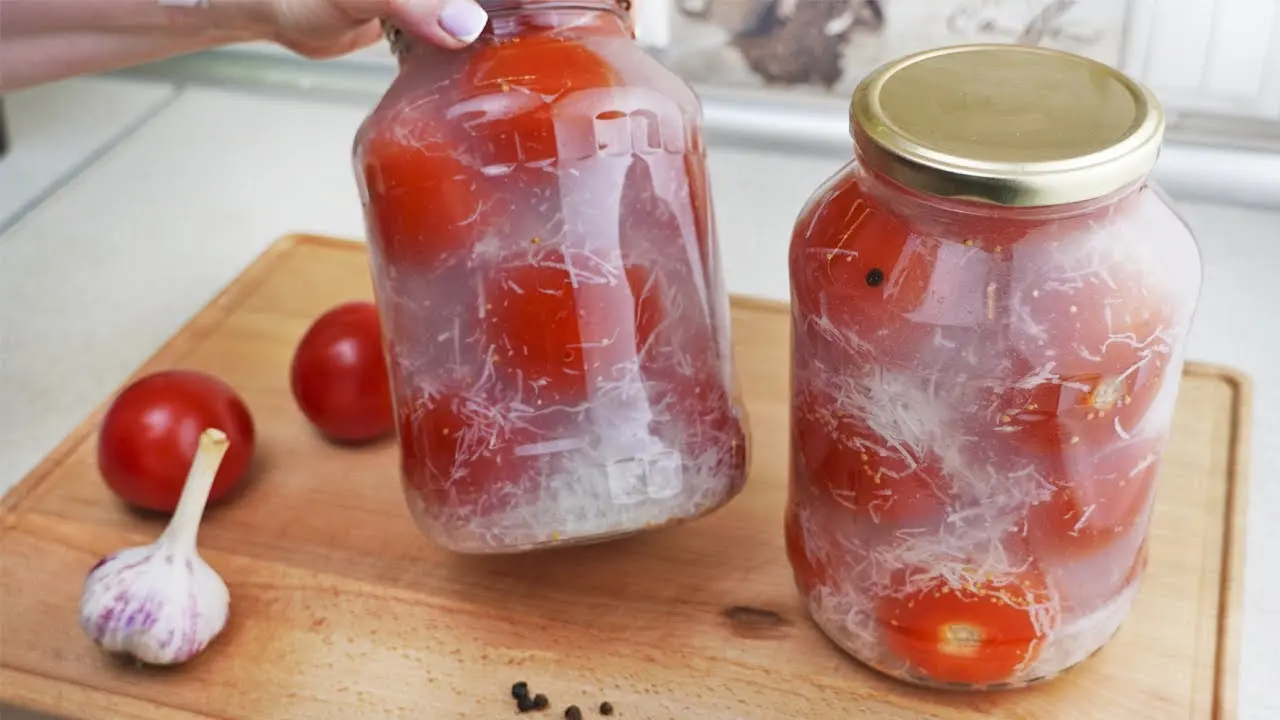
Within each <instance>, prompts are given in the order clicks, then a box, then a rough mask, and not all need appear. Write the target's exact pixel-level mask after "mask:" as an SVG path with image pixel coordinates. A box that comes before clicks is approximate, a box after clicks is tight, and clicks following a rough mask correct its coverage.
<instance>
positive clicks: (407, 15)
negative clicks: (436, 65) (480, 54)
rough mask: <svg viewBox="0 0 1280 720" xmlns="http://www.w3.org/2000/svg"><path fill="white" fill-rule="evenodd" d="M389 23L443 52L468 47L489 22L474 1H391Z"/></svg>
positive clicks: (487, 17)
mask: <svg viewBox="0 0 1280 720" xmlns="http://www.w3.org/2000/svg"><path fill="white" fill-rule="evenodd" d="M390 14H391V20H392V21H393V22H394V23H395V24H396V25H398V26H399V27H400V29H401V30H404V31H405V32H407V33H410V34H412V35H416V36H418V37H422V38H425V39H427V40H430V41H431V42H433V43H435V44H436V45H439V46H441V47H445V48H460V47H463V46H465V45H470V44H471V42H472V41H474V40H475V39H476V38H477V37H478V36H479V35H480V32H481V31H482V30H484V26H485V24H486V23H488V22H489V14H488V13H486V12H485V11H484V8H482V7H480V5H479V4H478V3H477V2H476V0H391V8H390Z"/></svg>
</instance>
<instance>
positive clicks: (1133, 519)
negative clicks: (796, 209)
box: [786, 45, 1201, 688]
mask: <svg viewBox="0 0 1280 720" xmlns="http://www.w3.org/2000/svg"><path fill="white" fill-rule="evenodd" d="M850 115H851V134H852V136H853V139H854V147H855V157H854V159H853V160H852V161H851V162H850V163H849V164H848V165H846V166H845V167H844V168H843V169H841V170H840V171H839V172H838V173H836V174H835V175H834V176H833V177H832V178H830V179H829V180H828V181H827V182H826V183H825V184H824V185H823V186H822V187H821V188H819V189H818V191H817V192H816V193H815V194H814V195H813V197H812V198H811V199H810V200H809V202H808V203H807V204H806V206H805V207H804V209H803V211H802V212H801V213H800V216H799V218H798V220H797V222H796V226H795V232H794V234H793V236H792V240H791V251H790V273H791V291H792V319H793V324H792V333H793V343H794V345H793V347H794V355H793V385H792V393H793V396H792V400H793V401H792V407H791V413H792V415H791V422H792V445H791V479H790V493H789V500H788V510H787V513H786V539H787V548H788V555H789V558H790V561H791V564H792V567H793V569H794V574H795V578H796V582H797V584H798V585H799V587H800V589H801V591H802V592H803V593H804V595H805V596H806V597H807V599H808V603H809V610H810V613H811V614H812V616H813V618H814V620H815V621H816V623H817V624H818V625H819V626H820V627H821V628H822V629H823V630H824V631H825V632H826V633H827V634H828V635H829V636H831V638H832V639H834V640H835V641H836V642H837V643H838V644H839V645H841V646H842V647H843V648H844V649H845V650H847V651H848V652H849V653H850V654H852V655H853V656H855V657H856V658H858V659H859V660H861V661H863V662H864V663H866V664H868V665H870V666H872V667H874V668H876V669H878V670H880V671H882V672H884V673H886V674H888V675H891V676H895V677H897V678H900V679H903V680H907V681H909V682H913V683H917V684H921V685H928V686H938V687H958V688H992V687H1012V686H1018V685H1023V684H1027V683H1030V682H1033V681H1036V680H1041V679H1044V678H1048V677H1051V676H1054V675H1056V674H1058V673H1060V672H1062V671H1063V670H1064V669H1066V668H1068V667H1071V666H1072V665H1074V664H1076V663H1079V662H1081V661H1082V660H1084V659H1085V658H1086V657H1088V656H1089V655H1090V654H1091V653H1093V652H1094V651H1096V650H1098V649H1099V648H1100V647H1102V646H1103V645H1104V644H1105V643H1107V642H1108V640H1109V639H1110V638H1111V636H1112V635H1113V634H1114V633H1115V632H1116V631H1117V629H1118V628H1119V626H1120V624H1121V622H1122V621H1123V619H1124V618H1125V616H1126V615H1127V613H1128V612H1129V609H1130V607H1131V604H1132V602H1133V599H1134V596H1135V594H1136V590H1137V586H1138V579H1139V576H1140V575H1141V573H1142V571H1143V569H1144V563H1145V558H1146V554H1145V542H1146V534H1147V528H1148V521H1149V519H1150V516H1151V512H1152V507H1153V499H1154V491H1155V482H1156V478H1157V475H1158V472H1159V468H1160V464H1161V456H1162V452H1163V449H1164V446H1165V442H1166V440H1167V438H1168V434H1169V428H1170V423H1171V420H1172V415H1173V410H1174V403H1175V400H1176V398H1177V394H1178V388H1179V382H1180V378H1181V368H1182V362H1183V353H1184V346H1185V342H1184V341H1185V339H1186V334H1187V330H1188V326H1189V324H1190V322H1191V319H1192V314H1193V311H1194V308H1195V305H1196V302H1197V300H1198V295H1199V291H1200V283H1201V266H1200V255H1199V251H1198V249H1197V246H1196V242H1195V240H1194V239H1193V237H1192V235H1191V232H1190V231H1189V229H1188V228H1187V226H1186V225H1185V224H1184V223H1183V222H1182V220H1181V219H1179V217H1178V215H1177V214H1176V213H1175V212H1174V210H1173V209H1172V207H1171V205H1170V202H1169V200H1168V199H1167V198H1166V197H1165V196H1164V195H1162V194H1161V192H1160V191H1159V190H1157V189H1156V187H1154V186H1153V185H1152V184H1151V183H1150V182H1149V181H1148V180H1147V174H1148V172H1149V171H1150V169H1151V167H1152V166H1153V165H1154V164H1155V161H1156V157H1157V154H1158V152H1159V146H1160V143H1161V140H1162V135H1163V130H1164V121H1163V116H1162V111H1161V109H1160V106H1159V103H1158V102H1157V100H1156V98H1155V97H1153V96H1152V95H1151V94H1150V93H1149V92H1148V91H1147V90H1146V89H1144V88H1143V87H1141V86H1140V85H1139V84H1138V83H1136V82H1134V81H1132V80H1130V79H1129V78H1127V77H1125V76H1124V75H1123V74H1121V73H1119V72H1117V71H1116V70H1113V69H1111V68H1109V67H1107V66H1105V65H1103V64H1100V63H1097V62H1094V61H1092V60H1088V59H1085V58H1082V57H1078V56H1075V55H1072V54H1068V53H1063V52H1057V51H1051V50H1046V49H1041V48H1034V47H1020V46H1014V45H981V46H960V47H952V48H943V49H938V50H933V51H929V52H925V53H920V54H916V55H912V56H910V57H907V58H905V59H902V60H899V61H896V62H892V63H889V64H886V65H884V66H883V67H881V68H879V69H877V70H876V71H875V72H873V73H872V74H870V75H869V76H868V77H866V78H865V79H864V80H863V81H862V83H861V84H860V85H859V87H858V89H857V90H856V92H855V94H854V96H853V101H852V103H851V109H850Z"/></svg>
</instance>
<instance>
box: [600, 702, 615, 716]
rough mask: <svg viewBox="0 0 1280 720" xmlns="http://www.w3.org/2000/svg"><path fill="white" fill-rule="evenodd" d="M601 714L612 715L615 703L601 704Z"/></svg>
mask: <svg viewBox="0 0 1280 720" xmlns="http://www.w3.org/2000/svg"><path fill="white" fill-rule="evenodd" d="M600 714H601V715H612V714H613V703H611V702H609V701H608V700H606V701H604V702H602V703H600Z"/></svg>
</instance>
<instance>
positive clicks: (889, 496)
mask: <svg viewBox="0 0 1280 720" xmlns="http://www.w3.org/2000/svg"><path fill="white" fill-rule="evenodd" d="M806 397H808V398H809V399H810V400H811V401H812V398H813V397H814V396H812V395H810V396H806ZM802 402H803V401H802ZM817 402H820V401H817ZM833 417H835V415H834V414H833V413H831V412H828V413H827V414H825V415H824V414H822V413H821V411H820V409H819V408H818V407H817V406H810V407H808V408H806V411H802V412H800V413H797V415H796V417H795V428H794V432H795V437H796V447H797V449H798V450H799V452H800V453H801V455H802V458H803V460H802V462H803V463H804V466H805V468H806V470H807V471H808V475H809V477H810V478H812V482H813V483H814V484H815V485H817V486H819V487H821V488H823V489H824V490H825V491H826V492H827V493H829V494H830V497H832V498H833V499H834V500H835V502H837V503H840V504H841V505H843V506H845V507H847V508H849V509H851V510H853V511H854V512H855V517H857V518H861V519H862V520H864V521H869V522H872V523H876V524H882V525H884V526H886V527H890V528H895V529H901V528H921V527H926V526H928V525H929V524H931V523H934V522H936V521H937V520H939V519H940V518H941V516H942V514H943V511H944V509H945V503H944V501H943V498H942V495H941V494H940V493H941V492H943V490H944V488H943V486H942V480H943V474H942V468H941V467H940V466H939V464H938V463H937V462H936V461H934V460H932V459H929V458H912V457H908V456H904V455H903V454H902V453H901V452H899V451H898V450H895V449H893V448H891V447H890V446H889V443H887V442H884V441H883V440H881V439H880V438H879V437H878V436H877V435H876V434H875V433H874V432H872V431H871V430H870V429H868V428H866V427H862V426H860V425H859V424H857V423H854V422H852V421H850V420H848V419H842V420H840V421H834V420H831V419H830V418H833Z"/></svg>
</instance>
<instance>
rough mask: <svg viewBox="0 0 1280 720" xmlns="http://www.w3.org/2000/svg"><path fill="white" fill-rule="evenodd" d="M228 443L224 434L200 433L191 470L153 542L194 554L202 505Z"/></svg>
mask: <svg viewBox="0 0 1280 720" xmlns="http://www.w3.org/2000/svg"><path fill="white" fill-rule="evenodd" d="M230 444H231V443H230V441H229V440H228V439H227V434H226V433H224V432H222V431H221V430H219V429H217V428H208V429H206V430H205V431H204V432H202V433H200V444H199V446H198V447H197V448H196V456H195V459H193V460H192V461H191V469H190V470H188V471H187V480H186V484H185V485H183V487H182V495H181V496H180V497H179V498H178V507H177V508H176V509H175V510H174V512H173V517H172V518H170V519H169V525H168V527H166V528H165V529H164V533H163V534H162V535H161V536H160V539H159V540H158V541H157V542H159V543H163V544H168V545H169V546H170V547H172V548H174V549H176V550H182V551H185V552H193V553H194V552H195V550H196V536H197V535H198V534H199V532H200V520H201V518H202V517H204V509H205V506H206V505H207V504H208V503H209V492H210V491H211V490H213V481H214V478H216V477H217V475H218V467H219V466H221V464H222V457H223V455H225V454H226V453H227V448H228V446H230Z"/></svg>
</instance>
